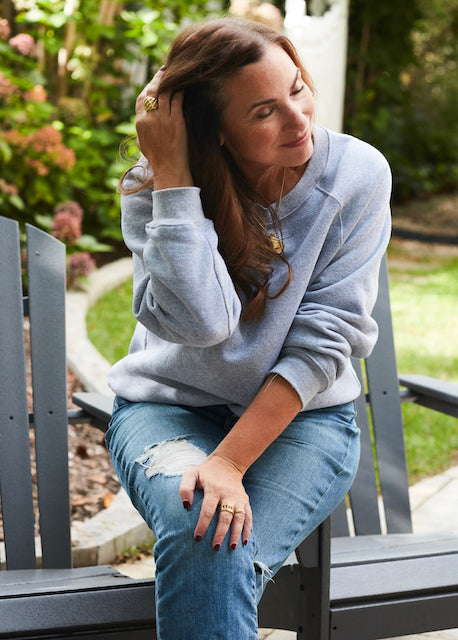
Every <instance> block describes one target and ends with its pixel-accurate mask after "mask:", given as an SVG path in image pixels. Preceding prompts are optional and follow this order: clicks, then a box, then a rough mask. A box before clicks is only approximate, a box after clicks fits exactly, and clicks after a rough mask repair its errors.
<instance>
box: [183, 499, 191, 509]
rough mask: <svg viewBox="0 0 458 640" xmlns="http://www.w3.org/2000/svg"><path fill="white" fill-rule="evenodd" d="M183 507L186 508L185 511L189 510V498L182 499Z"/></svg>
mask: <svg viewBox="0 0 458 640" xmlns="http://www.w3.org/2000/svg"><path fill="white" fill-rule="evenodd" d="M183 507H184V508H185V509H186V511H189V509H190V508H191V503H190V502H189V500H183Z"/></svg>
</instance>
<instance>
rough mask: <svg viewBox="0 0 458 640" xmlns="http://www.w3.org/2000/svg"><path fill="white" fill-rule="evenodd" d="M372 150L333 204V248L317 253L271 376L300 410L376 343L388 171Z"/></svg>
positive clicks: (387, 233)
mask: <svg viewBox="0 0 458 640" xmlns="http://www.w3.org/2000/svg"><path fill="white" fill-rule="evenodd" d="M373 151H374V153H375V158H374V157H372V158H370V160H371V162H370V163H369V165H368V166H366V168H365V169H364V170H362V171H361V172H359V177H358V178H356V179H355V181H354V184H353V186H352V187H351V188H350V190H349V191H350V193H347V195H346V198H345V199H344V198H343V197H342V198H341V207H340V211H339V227H340V241H339V242H338V243H337V246H336V248H335V249H334V250H333V251H331V252H328V253H326V251H323V254H324V255H326V258H325V260H319V261H318V263H317V266H316V268H315V271H314V273H313V275H312V279H311V281H310V283H309V285H308V287H307V290H306V292H305V295H304V297H303V299H302V302H301V304H300V306H299V308H298V310H297V313H296V316H295V318H294V321H293V323H292V326H291V328H290V331H289V333H288V335H287V338H286V340H285V342H284V344H283V348H282V350H281V353H280V357H279V359H278V361H277V363H276V364H275V366H274V367H273V369H272V371H273V372H275V373H278V374H280V375H281V376H282V377H284V378H285V379H286V380H288V381H289V383H290V384H291V385H292V386H293V387H294V388H295V390H296V391H297V393H298V394H299V396H300V398H301V401H302V408H303V409H304V408H306V406H307V404H308V403H309V402H310V401H311V400H312V399H313V397H314V396H315V395H316V394H317V393H320V392H323V391H326V390H328V389H329V388H330V387H331V386H332V385H333V383H334V382H335V381H336V380H337V379H338V378H339V377H340V376H341V375H342V373H343V372H344V371H345V370H346V369H347V368H348V365H349V358H350V357H351V356H354V357H356V358H365V357H367V356H368V355H369V354H370V352H371V351H372V349H373V347H374V345H375V342H376V340H377V336H378V329H377V325H376V323H375V321H374V319H373V318H372V317H371V313H372V310H373V307H374V305H375V301H376V298H377V291H378V276H379V269H380V263H381V260H382V257H383V255H384V253H385V250H386V247H387V245H388V241H389V237H390V232H391V218H390V196H391V172H390V169H389V166H388V164H387V162H386V160H385V159H384V158H383V156H381V154H379V153H378V152H376V151H375V150H373ZM354 170H355V172H356V174H358V168H357V167H354ZM354 175H355V174H354ZM334 197H335V196H334ZM337 197H338V190H337Z"/></svg>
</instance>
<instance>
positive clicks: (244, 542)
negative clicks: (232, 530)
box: [243, 538, 248, 547]
mask: <svg viewBox="0 0 458 640" xmlns="http://www.w3.org/2000/svg"><path fill="white" fill-rule="evenodd" d="M247 544H248V538H247V539H246V540H244V541H243V546H244V547H246V546H247Z"/></svg>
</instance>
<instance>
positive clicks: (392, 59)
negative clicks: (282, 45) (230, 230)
mask: <svg viewBox="0 0 458 640" xmlns="http://www.w3.org/2000/svg"><path fill="white" fill-rule="evenodd" d="M313 2H315V3H316V2H317V0H311V2H309V3H308V7H309V6H311V7H313V6H314V4H313ZM320 3H321V4H320V6H322V7H325V6H326V5H327V4H328V5H329V2H328V3H326V1H322V0H320ZM275 4H277V6H279V7H280V8H281V9H282V10H284V1H283V0H278V1H276V2H275ZM228 5H229V2H227V0H212V1H209V2H197V1H193V0H191V1H188V0H172V1H171V2H169V1H167V0H143V1H142V2H123V1H122V0H14V1H13V0H0V18H3V19H4V20H5V19H6V20H8V23H9V26H10V28H11V33H10V34H9V35H8V36H5V34H4V35H3V36H2V35H1V34H2V30H1V24H0V123H1V129H0V208H1V209H0V210H1V213H2V215H6V216H9V217H13V218H17V219H19V220H21V221H31V222H38V224H39V225H40V224H42V223H43V221H44V220H48V223H49V219H50V218H49V216H50V215H51V214H52V212H53V209H54V207H55V206H56V205H58V204H59V203H61V202H63V201H67V200H75V201H77V202H78V203H79V204H80V205H81V206H82V208H83V210H84V212H85V217H84V233H85V234H90V235H92V236H95V237H96V238H97V239H98V240H99V241H102V242H109V243H115V244H116V243H117V242H118V241H120V230H119V203H118V198H117V195H116V187H117V183H118V180H119V177H120V175H122V172H123V171H124V169H125V168H126V167H127V166H128V165H129V163H130V161H131V159H132V154H133V153H134V152H135V151H136V149H135V145H134V144H132V143H131V144H127V145H123V140H125V138H126V136H128V135H134V133H135V127H134V120H133V111H134V101H135V96H136V95H137V93H138V91H139V90H140V88H141V87H142V85H143V84H144V82H145V81H146V80H147V79H148V78H149V77H151V75H152V74H153V72H154V71H155V70H156V69H157V68H158V67H159V66H160V64H162V62H163V60H164V57H165V53H166V50H167V48H168V46H169V43H170V41H171V40H172V39H173V37H174V35H175V34H176V32H177V30H178V29H179V28H180V27H181V26H182V25H183V24H184V23H186V22H189V21H191V20H198V19H200V18H202V17H204V16H208V15H211V14H213V13H216V14H220V13H222V12H224V11H225V10H227V8H228ZM457 25H458V0H411V1H410V2H408V3H404V4H403V5H402V6H401V5H400V4H399V2H398V1H396V2H395V0H385V1H384V2H383V3H380V2H367V1H366V0H350V18H349V40H348V67H347V68H348V72H347V90H346V105H345V124H344V129H345V131H346V132H348V133H352V134H354V135H356V136H358V137H361V138H363V139H365V140H367V141H368V142H371V143H372V144H374V145H375V146H376V147H378V148H379V149H380V150H381V151H382V152H383V153H384V154H385V155H386V156H387V158H388V160H389V161H390V164H391V166H392V169H393V175H394V199H395V201H397V202H401V203H402V202H405V201H407V200H409V199H412V198H419V197H425V196H429V195H431V194H434V193H444V192H448V191H453V190H456V188H457V182H458V180H457V179H458V168H457V162H456V148H457V142H458V140H457V127H456V124H455V117H456V116H455V111H456V87H457V84H458V83H457V80H458V78H457V74H458V71H457V64H456V31H457ZM20 33H25V34H28V35H30V36H32V37H33V39H34V41H35V43H36V51H35V52H34V53H32V54H24V53H19V52H18V51H17V50H16V49H15V48H14V47H12V46H11V45H10V44H9V39H10V38H11V37H13V36H15V35H17V34H20ZM37 87H38V88H40V87H41V90H40V91H41V92H40V91H38V92H37ZM50 127H52V130H51V129H50ZM56 134H57V138H56ZM120 146H123V152H122V153H120ZM72 157H73V158H74V160H73V163H72Z"/></svg>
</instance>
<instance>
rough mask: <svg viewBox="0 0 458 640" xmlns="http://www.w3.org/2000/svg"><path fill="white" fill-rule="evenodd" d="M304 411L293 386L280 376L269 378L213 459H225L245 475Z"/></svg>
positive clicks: (220, 445) (218, 448)
mask: <svg viewBox="0 0 458 640" xmlns="http://www.w3.org/2000/svg"><path fill="white" fill-rule="evenodd" d="M300 409H301V400H300V398H299V396H298V394H297V392H296V391H295V390H294V388H293V387H292V386H291V385H290V384H289V382H287V381H286V380H285V379H284V378H282V377H281V376H279V375H272V376H269V377H268V378H267V380H266V382H265V383H264V385H263V386H262V387H261V389H260V391H259V393H258V394H257V395H256V397H255V398H254V400H253V402H252V403H251V404H250V406H249V407H248V408H247V409H246V411H245V412H244V413H243V415H242V416H241V417H240V418H239V420H238V421H237V422H236V424H235V425H234V427H233V428H232V429H231V431H230V432H229V433H228V434H227V436H226V437H225V438H224V440H222V442H221V443H220V444H219V445H218V447H217V448H216V449H215V450H214V452H213V453H212V454H211V457H212V456H217V457H220V458H223V459H224V460H226V461H228V462H230V463H231V464H232V465H233V466H234V467H235V468H236V469H237V470H238V471H240V472H241V473H242V474H244V473H245V472H246V470H247V469H248V468H249V467H250V466H251V465H252V464H253V462H254V461H255V460H257V459H258V458H259V456H260V455H261V454H262V453H263V451H265V450H266V449H267V447H268V446H269V445H270V444H271V443H272V442H273V441H274V440H275V439H276V438H277V437H278V436H279V435H280V434H281V433H282V432H283V430H284V429H286V427H287V426H288V425H289V423H290V422H291V421H292V420H293V418H294V417H295V416H296V414H297V413H298V412H299V411H300Z"/></svg>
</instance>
